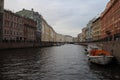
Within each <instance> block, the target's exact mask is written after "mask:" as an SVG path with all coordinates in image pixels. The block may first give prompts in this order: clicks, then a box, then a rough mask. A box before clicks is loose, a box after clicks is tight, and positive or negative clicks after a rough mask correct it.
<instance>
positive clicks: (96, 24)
mask: <svg viewBox="0 0 120 80" xmlns="http://www.w3.org/2000/svg"><path fill="white" fill-rule="evenodd" d="M100 36H101V21H100V17H98V18H96V19H95V21H93V26H92V38H93V41H95V40H99V39H100Z"/></svg>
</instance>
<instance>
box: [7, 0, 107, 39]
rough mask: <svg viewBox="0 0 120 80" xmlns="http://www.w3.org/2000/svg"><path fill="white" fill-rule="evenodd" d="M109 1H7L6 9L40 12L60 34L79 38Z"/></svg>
mask: <svg viewBox="0 0 120 80" xmlns="http://www.w3.org/2000/svg"><path fill="white" fill-rule="evenodd" d="M108 1H109V0H5V9H9V10H12V11H14V12H16V11H19V10H22V9H23V8H25V9H29V10H31V8H34V11H38V12H39V13H40V14H41V15H42V16H43V17H44V18H45V20H46V21H47V22H48V24H49V25H51V26H52V27H53V28H54V30H55V31H56V32H58V33H61V34H65V35H71V36H74V37H75V36H77V34H78V33H80V32H81V29H82V28H83V27H85V26H86V24H87V23H88V21H89V20H90V19H92V18H94V17H95V16H97V15H98V14H100V13H101V12H102V11H103V10H104V9H105V6H106V4H107V3H108Z"/></svg>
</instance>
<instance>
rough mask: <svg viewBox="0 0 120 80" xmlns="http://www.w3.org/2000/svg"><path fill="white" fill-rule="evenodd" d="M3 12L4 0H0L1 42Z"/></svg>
mask: <svg viewBox="0 0 120 80" xmlns="http://www.w3.org/2000/svg"><path fill="white" fill-rule="evenodd" d="M3 13H4V0H0V42H2V34H3V29H2V27H3Z"/></svg>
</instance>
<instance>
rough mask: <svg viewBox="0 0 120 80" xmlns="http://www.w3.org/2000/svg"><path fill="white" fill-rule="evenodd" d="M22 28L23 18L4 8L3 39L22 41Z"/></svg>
mask: <svg viewBox="0 0 120 80" xmlns="http://www.w3.org/2000/svg"><path fill="white" fill-rule="evenodd" d="M23 30H24V25H23V18H22V17H20V16H18V15H16V14H14V13H12V12H11V11H8V10H4V23H3V41H5V42H6V41H11V42H12V41H23V40H24V34H23Z"/></svg>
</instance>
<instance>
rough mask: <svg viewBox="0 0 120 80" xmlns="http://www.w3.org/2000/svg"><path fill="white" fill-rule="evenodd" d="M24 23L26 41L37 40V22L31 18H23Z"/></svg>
mask: <svg viewBox="0 0 120 80" xmlns="http://www.w3.org/2000/svg"><path fill="white" fill-rule="evenodd" d="M23 23H24V30H23V34H24V42H36V40H37V39H36V31H37V27H36V25H37V23H36V22H35V21H33V20H32V19H29V18H24V19H23Z"/></svg>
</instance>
